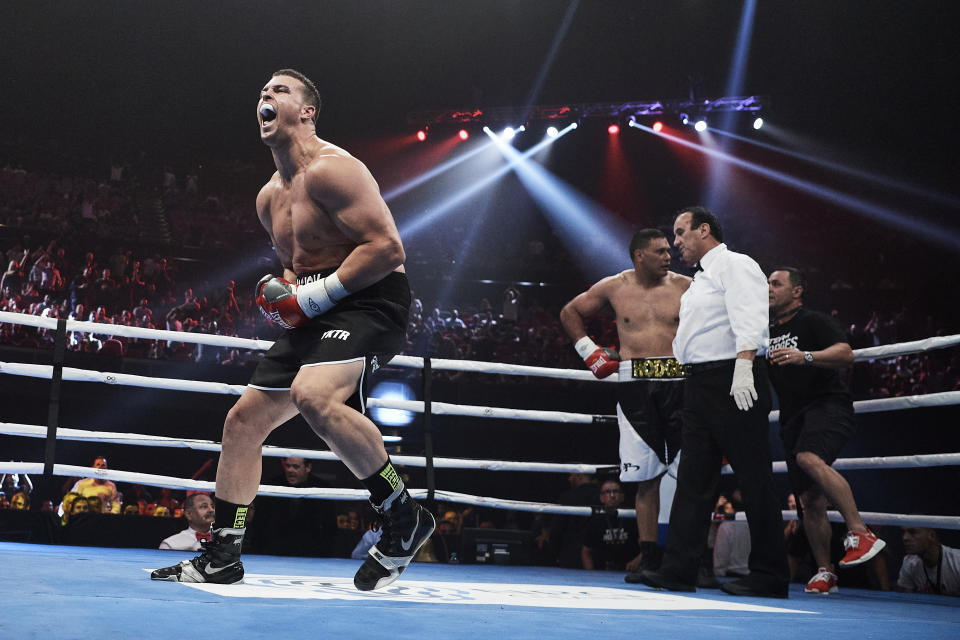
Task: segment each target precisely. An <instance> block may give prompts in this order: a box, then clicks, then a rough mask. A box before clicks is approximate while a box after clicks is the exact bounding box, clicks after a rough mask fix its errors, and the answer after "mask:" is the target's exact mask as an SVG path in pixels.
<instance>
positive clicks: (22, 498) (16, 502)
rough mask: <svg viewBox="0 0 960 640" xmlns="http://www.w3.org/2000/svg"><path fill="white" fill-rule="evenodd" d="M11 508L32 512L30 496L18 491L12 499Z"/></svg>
mask: <svg viewBox="0 0 960 640" xmlns="http://www.w3.org/2000/svg"><path fill="white" fill-rule="evenodd" d="M10 508H11V509H15V510H17V511H30V496H29V495H27V494H26V493H24V492H23V491H17V492H16V493H15V494H13V497H12V498H10Z"/></svg>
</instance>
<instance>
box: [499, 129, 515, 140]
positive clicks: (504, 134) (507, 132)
mask: <svg viewBox="0 0 960 640" xmlns="http://www.w3.org/2000/svg"><path fill="white" fill-rule="evenodd" d="M515 135H517V131H516V129H514V128H513V127H507V128H506V129H504V130H503V131H501V132H500V137H501V138H503V139H504V140H513V137H514V136H515Z"/></svg>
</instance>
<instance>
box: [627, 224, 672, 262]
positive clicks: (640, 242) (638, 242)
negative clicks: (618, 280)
mask: <svg viewBox="0 0 960 640" xmlns="http://www.w3.org/2000/svg"><path fill="white" fill-rule="evenodd" d="M666 237H667V236H666V235H665V234H664V233H663V231H660V229H640V231H637V232H636V233H635V234H633V238H631V239H630V259H631V260H632V259H633V254H634V253H636V251H637V249H646V248H647V246H648V245H649V244H650V241H651V240H653V239H654V238H666Z"/></svg>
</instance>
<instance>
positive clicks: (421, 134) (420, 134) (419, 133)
mask: <svg viewBox="0 0 960 640" xmlns="http://www.w3.org/2000/svg"><path fill="white" fill-rule="evenodd" d="M426 139H427V132H426V131H424V130H423V129H420V131H417V140H419V141H420V142H423V141H424V140H426Z"/></svg>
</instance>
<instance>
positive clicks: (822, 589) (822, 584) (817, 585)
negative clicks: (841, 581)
mask: <svg viewBox="0 0 960 640" xmlns="http://www.w3.org/2000/svg"><path fill="white" fill-rule="evenodd" d="M803 590H804V591H806V592H807V593H819V594H820V595H822V596H825V595H827V594H828V593H836V592H837V574H835V573H830V572H829V571H828V570H827V569H824V568H823V567H820V569H819V570H817V575H815V576H813V577H812V578H810V582H808V583H807V586H806V587H805V588H804V589H803Z"/></svg>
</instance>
